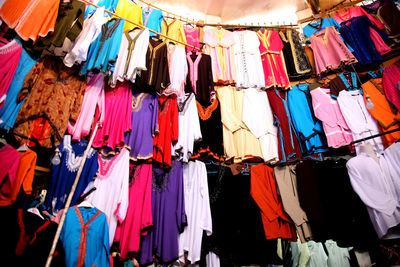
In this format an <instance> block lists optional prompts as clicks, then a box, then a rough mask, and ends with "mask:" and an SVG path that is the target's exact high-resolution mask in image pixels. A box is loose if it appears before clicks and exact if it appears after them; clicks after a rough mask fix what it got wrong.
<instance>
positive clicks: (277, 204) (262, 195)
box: [250, 164, 297, 241]
mask: <svg viewBox="0 0 400 267" xmlns="http://www.w3.org/2000/svg"><path fill="white" fill-rule="evenodd" d="M250 179H251V189H250V194H251V196H252V197H253V199H254V201H255V202H256V203H257V205H258V206H259V207H260V210H261V218H262V221H263V225H264V232H265V237H266V239H275V238H279V237H281V238H284V239H288V240H289V241H296V239H297V236H296V230H295V227H294V225H293V221H292V220H291V219H290V217H289V216H288V215H287V214H286V213H285V211H284V210H283V205H282V201H281V200H280V199H279V197H278V193H277V188H276V180H275V175H274V169H273V168H271V167H268V166H267V165H265V164H259V165H257V166H254V167H252V168H251V178H250Z"/></svg>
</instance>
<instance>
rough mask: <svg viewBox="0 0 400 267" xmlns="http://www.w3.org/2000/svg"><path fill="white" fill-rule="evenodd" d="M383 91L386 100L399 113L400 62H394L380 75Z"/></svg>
mask: <svg viewBox="0 0 400 267" xmlns="http://www.w3.org/2000/svg"><path fill="white" fill-rule="evenodd" d="M382 80H383V89H384V90H385V95H386V98H387V99H388V101H389V102H390V103H392V104H393V105H394V106H395V107H396V108H397V110H398V111H400V89H399V87H398V85H399V83H400V62H396V63H394V64H392V65H390V66H388V67H386V68H385V70H384V71H383V74H382Z"/></svg>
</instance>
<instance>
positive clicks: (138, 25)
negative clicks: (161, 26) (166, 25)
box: [79, 0, 201, 51]
mask: <svg viewBox="0 0 400 267" xmlns="http://www.w3.org/2000/svg"><path fill="white" fill-rule="evenodd" d="M79 1H81V2H84V3H86V4H88V5H91V6H94V7H96V8H99V7H100V6H98V5H96V4H93V3H91V2H89V1H88V0H79ZM104 11H105V12H107V13H108V14H111V15H113V16H115V17H118V18H121V19H124V20H125V21H126V22H129V23H132V24H133V25H135V26H137V27H139V28H142V29H148V30H149V31H150V32H153V33H155V34H157V35H159V36H161V37H164V38H166V39H169V40H171V41H172V42H174V43H178V44H182V45H184V46H187V47H192V48H194V49H196V50H199V51H201V49H200V48H198V47H196V46H193V45H190V44H188V43H185V42H181V41H178V40H175V39H173V38H171V37H169V36H167V35H164V34H162V33H159V32H157V31H154V30H152V29H149V28H148V27H145V26H143V25H140V24H137V23H135V22H133V21H131V20H128V19H126V18H124V17H121V16H119V15H117V14H115V13H114V12H111V11H109V10H106V9H105V10H104Z"/></svg>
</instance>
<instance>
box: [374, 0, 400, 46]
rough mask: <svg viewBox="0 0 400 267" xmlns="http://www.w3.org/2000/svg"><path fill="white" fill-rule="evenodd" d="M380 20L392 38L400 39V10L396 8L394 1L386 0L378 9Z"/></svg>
mask: <svg viewBox="0 0 400 267" xmlns="http://www.w3.org/2000/svg"><path fill="white" fill-rule="evenodd" d="M377 15H378V18H379V19H380V20H381V21H382V22H383V23H384V24H385V28H386V30H387V32H388V35H389V37H390V38H395V39H396V40H398V38H399V37H400V23H399V20H398V19H397V18H399V17H400V10H399V9H397V8H396V5H395V4H394V2H393V1H390V0H386V1H383V4H382V6H381V7H379V9H378V14H377Z"/></svg>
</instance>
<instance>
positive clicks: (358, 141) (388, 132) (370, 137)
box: [350, 127, 400, 145]
mask: <svg viewBox="0 0 400 267" xmlns="http://www.w3.org/2000/svg"><path fill="white" fill-rule="evenodd" d="M398 131H400V127H399V128H397V129H393V130H390V131H387V132H383V133H379V134H375V135H371V136H368V137H365V138H361V139H358V140H355V141H353V142H351V143H350V145H352V144H356V143H360V142H363V141H366V140H369V139H373V138H377V137H380V136H383V135H387V134H390V133H394V132H398Z"/></svg>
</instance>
